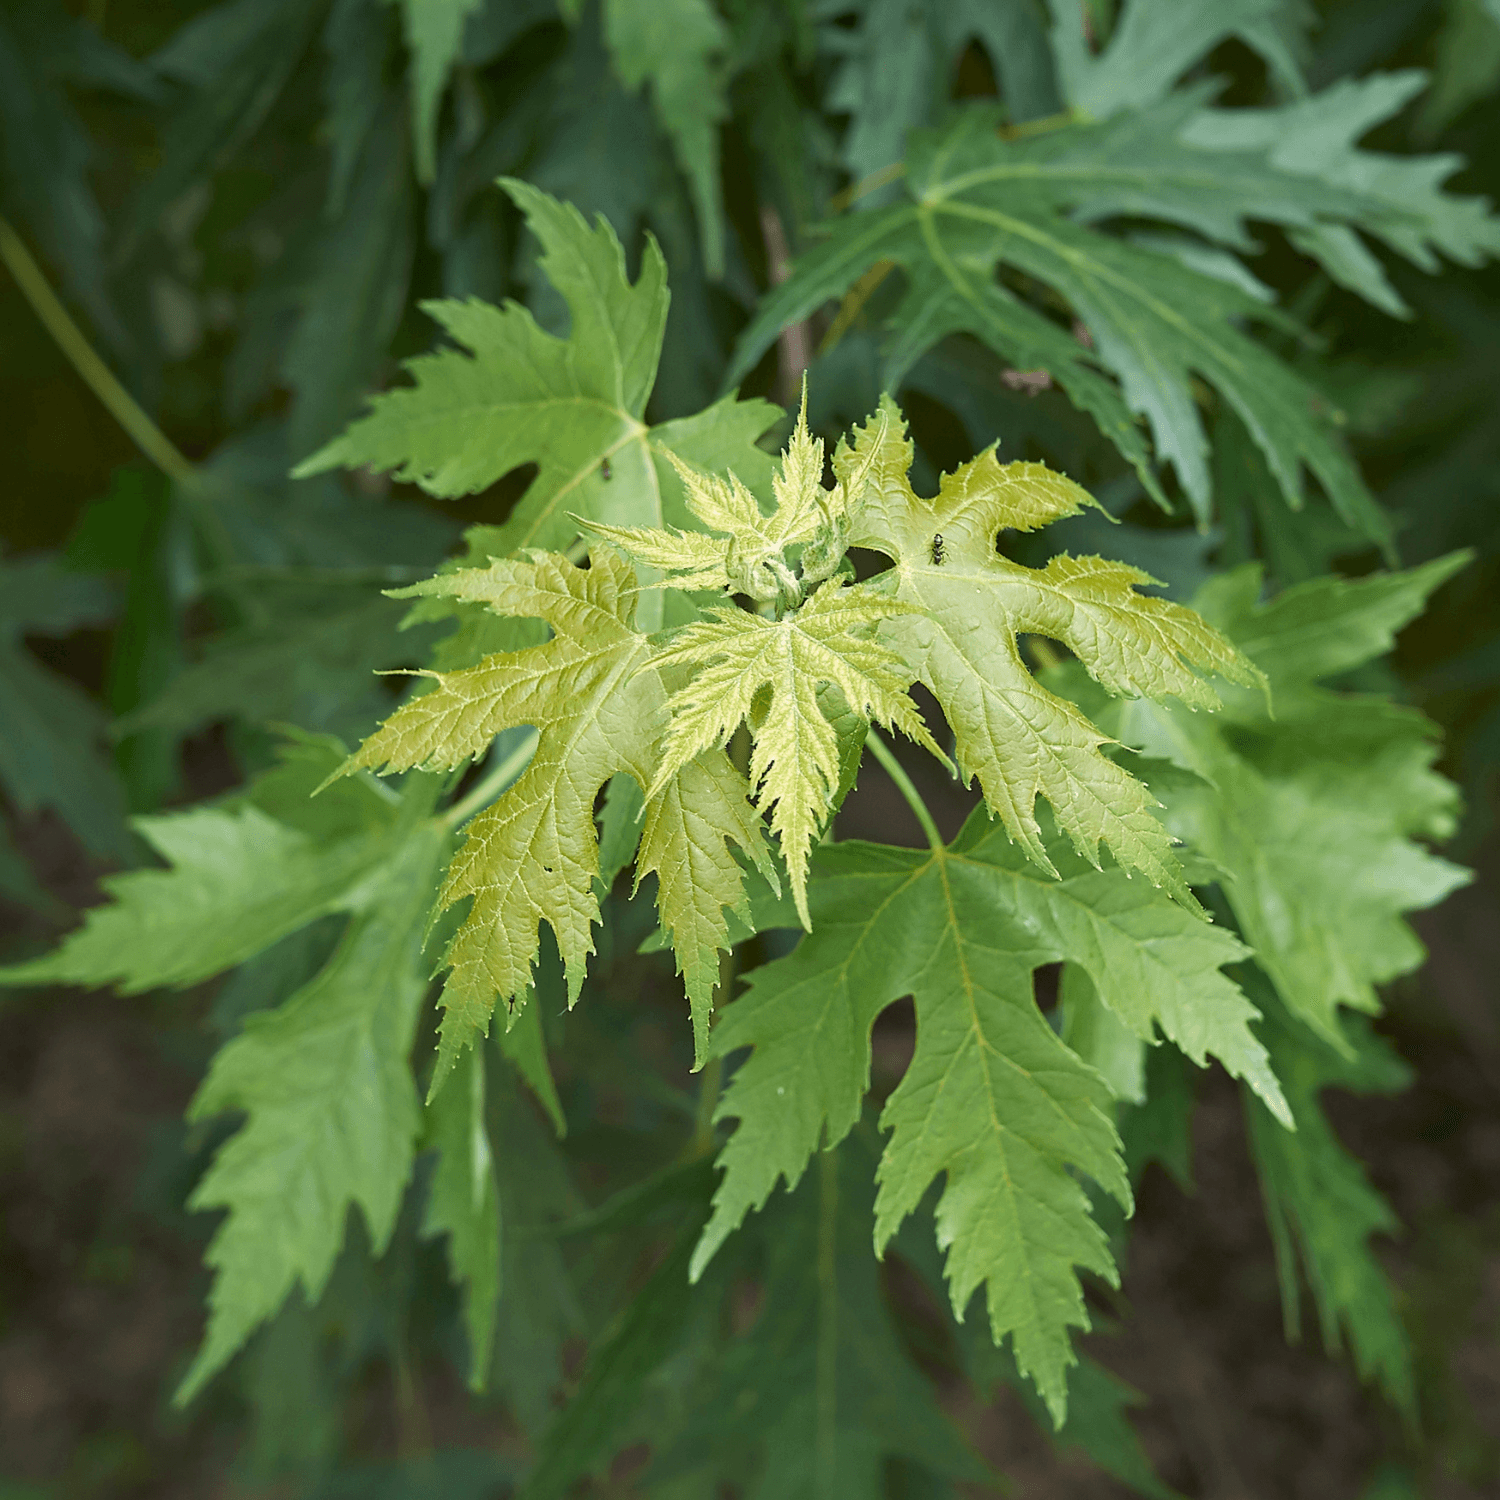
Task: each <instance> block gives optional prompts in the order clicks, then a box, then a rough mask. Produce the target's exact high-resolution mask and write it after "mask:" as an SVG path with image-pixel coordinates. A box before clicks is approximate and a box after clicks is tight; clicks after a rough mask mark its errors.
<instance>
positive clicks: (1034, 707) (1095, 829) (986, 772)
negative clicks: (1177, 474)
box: [834, 397, 1259, 904]
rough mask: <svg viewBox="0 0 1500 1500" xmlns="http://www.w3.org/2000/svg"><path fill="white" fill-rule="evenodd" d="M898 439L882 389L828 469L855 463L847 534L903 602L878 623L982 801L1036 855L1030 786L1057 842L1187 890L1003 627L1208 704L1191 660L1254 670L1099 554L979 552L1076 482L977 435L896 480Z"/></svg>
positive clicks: (1048, 507)
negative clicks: (970, 443) (1040, 565)
mask: <svg viewBox="0 0 1500 1500" xmlns="http://www.w3.org/2000/svg"><path fill="white" fill-rule="evenodd" d="M911 457H912V447H911V443H910V441H909V440H908V439H907V437H906V429H905V423H904V421H903V420H902V418H901V414H900V412H899V410H898V409H897V408H896V406H895V404H894V402H892V401H890V399H889V398H888V397H887V398H885V399H884V400H883V401H882V404H881V408H880V410H879V412H877V414H876V415H875V416H874V417H872V418H871V420H870V421H869V422H868V423H867V424H866V426H865V427H863V428H861V429H857V433H856V437H855V441H854V443H853V445H852V446H847V447H846V446H841V447H840V450H839V453H838V455H837V456H836V457H835V460H834V467H835V470H837V471H841V472H846V473H848V474H850V475H851V476H852V475H853V473H854V471H855V469H856V468H859V469H862V470H863V472H864V475H865V477H864V482H863V485H862V487H861V489H860V491H859V493H858V494H851V496H850V524H851V538H852V541H853V543H854V545H856V546H863V547H870V548H874V549H876V550H879V551H881V552H884V553H885V554H886V555H887V556H888V557H890V558H891V559H892V560H893V562H894V563H895V564H896V566H895V567H894V568H893V569H892V570H891V572H890V573H888V574H885V575H882V580H881V581H882V582H886V581H887V580H888V586H889V587H890V588H891V590H892V592H893V594H894V596H895V598H896V599H897V600H898V601H899V602H901V603H902V604H903V605H905V606H907V608H906V610H905V611H904V612H903V613H902V614H901V615H900V616H899V617H895V618H892V619H891V620H890V621H888V622H887V623H886V624H884V625H883V626H882V632H881V633H882V636H883V638H884V639H886V640H888V641H890V642H891V644H892V645H894V646H895V647H896V648H897V649H898V650H899V651H900V652H901V654H902V656H903V657H904V658H905V659H906V661H907V662H908V663H909V664H910V666H911V667H912V669H913V670H914V671H916V673H917V674H918V675H919V676H920V677H921V680H922V681H923V682H924V683H925V684H926V685H927V686H928V687H929V688H930V689H931V690H932V692H933V694H934V695H935V696H936V698H937V700H938V702H939V703H940V704H941V705H942V708H943V712H944V714H945V715H946V716H947V719H948V723H949V725H950V726H951V728H952V729H953V732H954V736H955V740H956V748H957V758H958V763H959V766H960V768H961V770H962V771H963V773H964V775H965V776H966V777H976V776H977V777H978V780H979V784H980V787H981V788H982V789H983V791H984V796H985V802H986V804H987V805H988V807H989V808H990V811H991V813H992V814H993V815H994V816H996V817H998V818H999V819H1000V820H1001V822H1002V823H1003V824H1004V826H1005V829H1006V831H1007V832H1008V833H1009V834H1010V835H1011V837H1012V838H1014V839H1016V840H1017V842H1019V843H1020V844H1021V845H1022V847H1023V848H1025V849H1026V851H1027V852H1028V853H1029V854H1030V856H1031V858H1032V859H1034V860H1035V861H1036V862H1037V863H1038V864H1039V865H1041V866H1042V868H1043V869H1048V870H1050V869H1052V865H1051V863H1050V861H1049V858H1048V856H1047V853H1046V851H1045V849H1044V848H1043V846H1042V836H1041V829H1040V825H1039V823H1038V822H1037V817H1036V802H1037V799H1038V798H1039V797H1044V798H1045V799H1046V800H1047V801H1048V802H1049V803H1050V804H1051V806H1052V809H1053V811H1054V813H1055V814H1056V816H1057V820H1058V824H1059V826H1060V827H1061V828H1062V829H1063V831H1064V832H1065V833H1067V835H1068V836H1069V838H1070V839H1071V840H1072V841H1073V844H1074V847H1075V848H1076V849H1078V850H1079V852H1080V853H1082V854H1084V855H1085V856H1086V857H1087V858H1089V859H1090V860H1096V859H1097V857H1098V856H1097V852H1096V851H1097V849H1098V846H1099V845H1100V844H1103V845H1104V846H1105V847H1107V848H1108V849H1109V851H1110V853H1111V854H1113V855H1114V857H1115V858H1116V860H1118V861H1119V862H1120V864H1122V865H1123V866H1125V867H1126V868H1127V869H1134V870H1139V871H1141V872H1142V873H1143V874H1145V875H1146V876H1147V878H1148V879H1149V880H1151V881H1152V883H1153V884H1155V885H1160V886H1164V887H1165V888H1167V889H1169V890H1170V891H1172V892H1173V894H1174V895H1176V896H1178V897H1179V899H1182V900H1185V901H1187V902H1189V903H1190V904H1191V902H1192V897H1191V895H1190V894H1189V893H1188V890H1187V886H1186V884H1185V882H1184V881H1183V878H1182V874H1181V871H1180V868H1179V866H1178V863H1177V859H1176V856H1175V855H1174V854H1173V853H1172V848H1171V839H1170V837H1169V835H1168V834H1167V831H1166V829H1165V828H1163V826H1162V825H1161V824H1160V823H1159V822H1158V821H1157V819H1156V818H1155V817H1154V816H1153V814H1152V811H1151V809H1152V806H1153V805H1154V799H1153V798H1152V797H1151V796H1150V793H1149V792H1148V791H1147V790H1146V788H1145V787H1144V786H1143V785H1142V784H1141V783H1140V782H1139V781H1137V780H1136V779H1135V778H1134V777H1133V776H1131V775H1130V774H1129V773H1128V772H1127V771H1125V770H1124V769H1123V768H1121V767H1120V766H1119V765H1117V764H1116V763H1115V762H1114V761H1112V760H1110V759H1108V758H1107V757H1106V756H1104V755H1103V754H1101V753H1100V748H1099V747H1100V746H1101V745H1104V744H1106V743H1108V736H1106V735H1105V734H1103V733H1102V732H1100V731H1099V730H1098V729H1096V728H1095V727H1094V726H1093V725H1092V724H1091V723H1090V722H1089V721H1088V720H1087V719H1086V718H1085V717H1084V716H1083V715H1082V714H1081V713H1079V712H1078V710H1077V709H1076V708H1075V707H1074V706H1073V705H1072V704H1071V703H1069V702H1067V701H1066V700H1064V699H1062V698H1060V697H1058V696H1056V695H1055V694H1053V693H1051V692H1049V691H1048V690H1047V689H1046V688H1044V687H1043V686H1042V685H1041V684H1040V683H1038V682H1037V680H1036V679H1035V678H1034V677H1033V676H1032V674H1031V673H1030V672H1029V671H1028V670H1027V668H1026V666H1025V664H1024V663H1023V661H1022V658H1021V653H1020V647H1019V644H1018V639H1017V638H1018V636H1019V635H1021V634H1023V633H1034V634H1037V635H1043V636H1050V637H1052V638H1053V639H1055V640H1060V641H1062V642H1064V643H1065V644H1066V645H1067V646H1068V647H1069V648H1070V649H1071V650H1072V651H1073V652H1074V653H1076V655H1077V656H1078V659H1079V660H1080V661H1081V662H1082V663H1083V665H1084V666H1085V667H1086V668H1087V669H1088V671H1089V672H1090V673H1091V674H1092V675H1093V676H1094V677H1095V678H1096V679H1097V680H1098V681H1099V682H1100V683H1101V684H1102V685H1103V686H1105V687H1106V688H1108V689H1109V691H1111V692H1113V693H1122V694H1129V695H1131V696H1140V697H1149V698H1157V697H1164V696H1167V695H1172V696H1175V697H1178V698H1180V699H1182V700H1183V701H1184V702H1185V703H1187V704H1188V705H1189V706H1190V707H1193V708H1200V707H1202V708H1209V707H1213V706H1214V705H1216V704H1217V703H1218V701H1219V700H1218V695H1217V693H1216V692H1215V691H1214V690H1213V689H1212V688H1211V687H1210V686H1209V684H1208V683H1206V682H1205V681H1204V680H1203V678H1202V676H1200V675H1199V674H1200V672H1205V671H1207V672H1218V673H1220V674H1222V675H1223V676H1225V677H1227V678H1229V679H1230V680H1231V681H1234V682H1239V683H1243V684H1247V685H1248V684H1253V683H1255V682H1257V681H1259V676H1258V673H1257V672H1256V670H1255V668H1254V667H1253V666H1251V665H1250V664H1249V663H1248V662H1247V661H1246V660H1245V659H1244V658H1243V657H1242V656H1241V655H1240V654H1239V653H1238V652H1237V651H1236V650H1235V649H1234V648H1233V646H1231V645H1230V644H1229V643H1228V642H1227V641H1226V640H1225V639H1224V638H1223V637H1222V636H1221V635H1220V634H1219V633H1218V632H1217V631H1216V630H1214V629H1213V628H1212V627H1211V626H1209V625H1208V624H1207V623H1206V622H1204V621H1203V620H1202V619H1201V618H1200V617H1199V616H1197V615H1196V614H1194V613H1193V612H1192V611H1191V610H1187V609H1184V608H1183V607H1182V606H1181V605H1178V604H1174V603H1172V602H1171V601H1170V600H1166V599H1162V598H1158V597H1155V596H1151V595H1145V594H1140V593H1137V592H1136V586H1137V585H1139V584H1146V583H1150V582H1151V580H1150V579H1149V578H1148V577H1147V576H1146V575H1145V574H1143V573H1141V572H1139V571H1137V570H1136V569H1134V568H1128V567H1125V566H1124V565H1122V564H1119V563H1108V562H1105V561H1103V560H1102V559H1100V558H1070V557H1066V556H1061V557H1056V558H1054V559H1053V560H1052V561H1051V562H1050V563H1049V564H1048V565H1047V567H1046V568H1045V569H1042V570H1040V571H1038V570H1035V569H1031V568H1024V567H1021V566H1020V565H1018V564H1016V563H1012V562H1010V561H1009V560H1007V559H1006V558H1004V557H1002V556H1000V555H999V554H998V553H997V551H996V546H995V544H996V537H997V534H998V533H999V532H1000V531H1001V530H1002V529H1004V528H1007V527H1009V528H1014V529H1017V530H1027V531H1029V530H1032V529H1034V528H1035V527H1038V526H1042V525H1045V524H1046V523H1047V522H1048V521H1051V520H1056V519H1058V518H1060V517H1062V516H1067V515H1073V514H1076V513H1077V511H1078V510H1080V509H1081V508H1082V507H1083V506H1085V505H1088V504H1091V503H1092V502H1091V501H1090V500H1089V497H1088V496H1087V495H1086V494H1085V493H1084V492H1083V491H1082V490H1081V489H1080V488H1079V487H1078V486H1077V485H1074V484H1072V483H1071V482H1069V481H1068V480H1066V479H1064V478H1063V477H1062V476H1060V475H1057V474H1053V473H1050V472H1049V471H1047V470H1045V469H1043V468H1042V467H1041V466H1040V465H1037V464H1019V465H1016V464H1012V465H1001V464H1000V463H998V462H997V461H996V459H995V456H994V452H993V450H991V451H988V452H986V453H984V454H982V455H980V457H979V458H977V459H975V460H973V461H972V462H971V463H969V464H965V465H964V466H963V467H962V468H961V469H959V470H958V471H957V472H955V473H953V474H951V475H948V476H946V477H945V478H944V480H943V482H942V485H941V487H940V489H939V491H938V494H937V496H936V497H935V498H934V499H931V500H927V499H922V498H919V497H918V496H917V494H916V493H915V492H914V491H913V489H912V487H911V483H910V481H909V480H908V478H907V469H908V467H909V466H910V463H911Z"/></svg>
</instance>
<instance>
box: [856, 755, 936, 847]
mask: <svg viewBox="0 0 1500 1500" xmlns="http://www.w3.org/2000/svg"><path fill="white" fill-rule="evenodd" d="M865 747H866V748H867V749H868V750H869V751H870V753H871V754H872V755H873V756H874V757H875V759H876V760H878V761H879V762H880V764H881V766H882V768H883V769H884V771H885V774H886V775H887V776H889V777H890V778H891V780H892V781H894V782H895V783H896V790H897V791H898V792H900V793H901V795H902V796H903V797H905V798H906V805H907V806H908V807H909V808H911V810H912V811H913V812H914V813H915V814H916V815H917V822H919V823H920V824H921V825H922V832H923V833H925V834H926V835H927V842H928V843H929V844H931V845H932V847H933V850H934V851H935V852H941V851H942V850H943V849H945V848H946V847H947V845H946V844H944V842H943V836H942V834H941V833H939V832H938V826H937V822H936V821H935V820H934V818H933V816H932V814H931V813H930V812H929V811H928V809H927V804H926V803H925V802H924V801H923V800H922V794H921V793H920V792H919V791H918V790H917V789H916V787H915V786H914V785H913V784H912V779H911V777H910V776H908V775H907V774H906V768H905V766H903V765H902V764H901V762H900V761H899V760H897V759H896V756H895V752H894V751H892V749H891V747H890V746H889V745H887V744H886V742H885V741H884V740H883V739H881V738H880V736H879V735H878V734H876V733H875V731H874V730H873V729H872V730H871V731H870V733H869V736H868V737H867V738H866V740H865Z"/></svg>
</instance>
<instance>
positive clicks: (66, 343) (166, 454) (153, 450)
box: [0, 219, 197, 487]
mask: <svg viewBox="0 0 1500 1500" xmlns="http://www.w3.org/2000/svg"><path fill="white" fill-rule="evenodd" d="M0 260H3V261H4V262H5V264H6V266H7V268H8V269H9V271H10V274H11V275H12V276H13V277H15V281H16V285H17V286H18V287H20V289H21V294H22V296H24V297H25V298H26V300H27V301H28V302H29V303H30V304H31V310H32V311H33V312H34V313H35V314H36V315H37V317H38V318H39V319H40V320H41V323H42V326H43V327H44V328H46V330H47V332H48V333H50V334H51V335H52V337H53V338H54V339H55V340H56V341H57V346H58V348H60V349H61V350H62V352H63V353H64V354H65V355H67V357H68V359H69V361H70V362H71V364H72V366H73V368H74V369H75V370H77V371H78V373H79V374H80V375H81V376H82V377H83V380H84V383H85V384H86V385H87V386H88V387H89V389H90V390H91V391H93V393H94V394H95V395H96V396H97V397H98V398H99V400H100V401H101V402H102V403H103V404H104V407H105V410H107V411H108V412H109V414H110V415H111V416H112V417H113V418H114V419H115V421H117V422H118V423H119V424H120V426H121V427H123V428H124V429H125V431H126V433H127V434H128V435H129V437H130V439H131V441H132V442H134V443H135V445H136V447H138V448H139V449H140V450H141V452H142V453H144V454H145V455H146V457H147V458H149V459H150V460H151V462H152V463H154V464H155V465H156V466H157V468H159V469H160V470H161V471H162V473H163V474H165V475H166V476H167V477H168V478H169V479H172V480H174V481H175V482H176V483H178V484H180V485H183V486H185V487H190V486H191V485H192V484H193V483H194V481H195V480H196V478H197V470H196V469H195V468H194V467H193V465H192V463H191V462H190V461H189V460H188V459H187V458H186V457H185V456H184V455H183V453H182V451H181V450H180V449H179V448H178V447H177V445H176V444H175V443H173V442H172V440H171V439H170V438H169V437H168V436H167V435H166V433H164V432H163V431H162V430H161V428H160V427H158V426H157V425H156V423H155V422H153V421H152V420H151V418H150V417H148V416H147V415H146V413H145V412H144V411H143V410H142V409H141V407H140V405H139V403H138V402H137V401H136V399H135V397H134V396H132V395H131V394H130V392H129V391H127V390H126V389H125V387H124V386H123V385H121V384H120V382H119V381H118V380H117V379H116V378H115V375H114V372H113V371H112V370H111V369H110V368H109V366H108V365H106V364H105V363H104V361H103V360H102V359H100V358H99V356H98V355H97V354H96V353H95V352H94V348H93V345H91V344H90V343H89V341H88V340H87V339H86V338H85V337H84V336H83V332H82V330H80V328H79V327H78V325H77V324H76V323H75V322H74V321H73V319H72V318H71V317H70V316H69V314H68V310H67V308H65V307H64V306H63V305H62V303H61V302H60V301H59V300H58V297H57V293H56V292H54V291H53V290H52V287H51V286H50V285H49V284H48V281H47V278H46V277H45V276H44V275H43V274H42V270H41V267H40V266H38V265H37V263H36V261H34V260H33V259H32V258H31V252H30V251H29V250H28V249H27V248H26V246H25V244H24V242H23V241H22V239H21V237H20V235H18V234H17V233H16V232H15V230H14V229H12V228H11V227H10V225H9V224H8V223H6V221H5V220H4V219H0Z"/></svg>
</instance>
